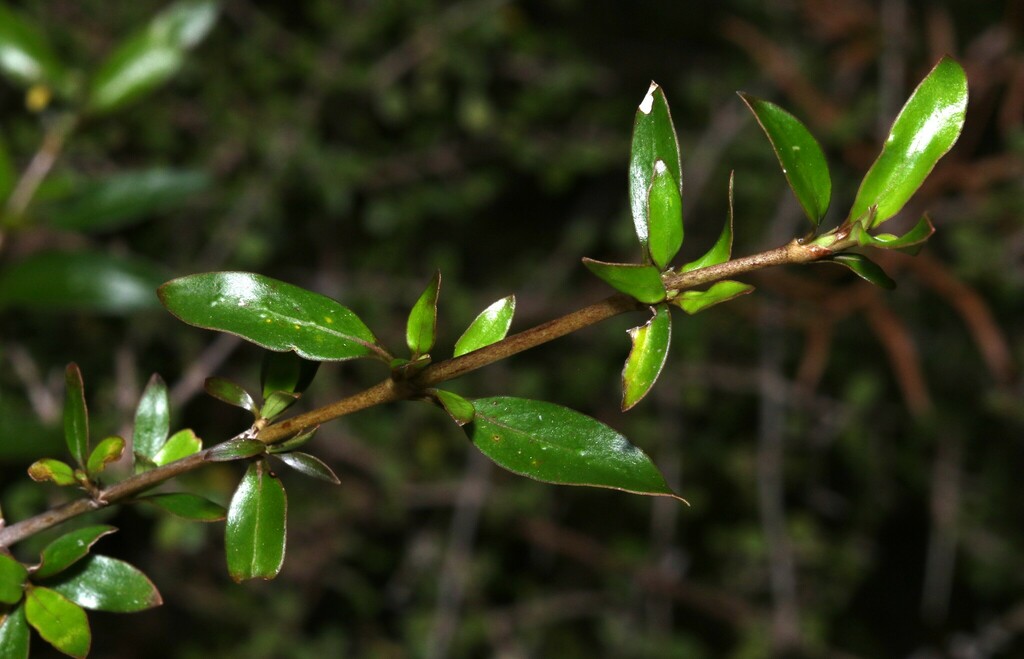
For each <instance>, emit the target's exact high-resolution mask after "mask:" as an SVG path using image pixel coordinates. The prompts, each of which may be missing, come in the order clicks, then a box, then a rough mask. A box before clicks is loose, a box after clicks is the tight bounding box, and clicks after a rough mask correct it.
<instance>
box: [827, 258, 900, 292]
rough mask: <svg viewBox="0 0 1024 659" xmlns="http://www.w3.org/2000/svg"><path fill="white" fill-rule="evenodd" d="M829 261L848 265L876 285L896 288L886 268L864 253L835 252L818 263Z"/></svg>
mask: <svg viewBox="0 0 1024 659" xmlns="http://www.w3.org/2000/svg"><path fill="white" fill-rule="evenodd" d="M829 262H832V263H838V264H839V265H844V266H846V267H847V268H849V269H850V270H853V272H854V273H855V274H856V275H857V276H858V277H860V278H861V279H863V280H865V281H868V282H871V283H872V284H874V285H875V286H879V287H881V288H885V289H889V290H891V289H893V288H896V282H894V281H893V280H892V279H890V278H889V275H887V274H885V270H882V268H880V267H879V266H878V264H876V263H875V262H874V261H872V260H871V259H869V258H868V257H866V256H864V255H863V254H852V253H846V254H835V255H834V256H830V257H829V258H827V259H823V260H821V261H818V263H829Z"/></svg>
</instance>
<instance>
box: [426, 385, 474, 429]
mask: <svg viewBox="0 0 1024 659" xmlns="http://www.w3.org/2000/svg"><path fill="white" fill-rule="evenodd" d="M432 393H433V395H434V397H435V398H436V399H437V402H438V403H439V404H440V405H441V407H443V408H444V411H445V412H447V413H448V416H450V417H451V418H452V421H454V422H455V423H456V424H458V425H460V426H464V425H466V424H467V423H469V422H470V421H472V420H473V415H474V414H476V410H475V409H474V408H473V403H471V402H469V401H468V400H466V399H465V398H463V397H462V396H460V395H458V394H456V393H453V392H451V391H445V390H444V389H434V390H433V391H432Z"/></svg>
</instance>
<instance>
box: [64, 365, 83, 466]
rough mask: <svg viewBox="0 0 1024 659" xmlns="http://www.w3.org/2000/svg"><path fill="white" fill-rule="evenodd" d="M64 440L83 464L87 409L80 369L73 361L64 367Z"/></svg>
mask: <svg viewBox="0 0 1024 659" xmlns="http://www.w3.org/2000/svg"><path fill="white" fill-rule="evenodd" d="M64 440H65V441H66V442H67V444H68V451H70V452H71V456H72V457H73V458H74V459H75V461H76V462H77V463H78V464H79V465H82V466H85V461H86V458H87V457H88V455H89V411H88V409H87V408H86V406H85V383H83V382H82V371H81V370H80V369H79V368H78V364H75V363H74V362H72V363H70V364H68V366H67V368H66V369H64Z"/></svg>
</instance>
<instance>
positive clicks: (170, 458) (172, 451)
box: [153, 428, 203, 467]
mask: <svg viewBox="0 0 1024 659" xmlns="http://www.w3.org/2000/svg"><path fill="white" fill-rule="evenodd" d="M202 450H203V440H201V439H199V438H198V437H196V434H195V433H194V432H192V430H191V429H190V428H185V429H184V430H179V431H178V432H176V433H174V434H173V435H171V437H170V439H168V440H167V442H166V443H165V444H164V445H163V446H161V447H160V450H159V451H157V452H156V455H154V456H153V464H155V465H156V466H158V467H162V466H163V465H165V464H169V463H171V462H174V461H175V460H181V459H182V458H187V457H188V456H190V455H195V454H196V453H199V451H202Z"/></svg>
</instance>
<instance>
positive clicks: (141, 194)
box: [38, 167, 210, 231]
mask: <svg viewBox="0 0 1024 659" xmlns="http://www.w3.org/2000/svg"><path fill="white" fill-rule="evenodd" d="M209 185H210V179H209V177H208V176H206V175H205V174H203V173H202V172H197V171H182V170H175V169H167V168H163V167H158V168H153V169H146V170H142V171H137V172H124V173H120V174H115V175H113V176H110V177H107V178H104V179H99V180H96V181H89V182H87V183H85V184H83V185H81V189H79V190H75V191H74V192H73V193H72V194H71V195H70V196H68V197H66V198H63V199H60V200H58V201H54V202H51V203H49V204H43V205H41V207H40V208H39V209H38V213H39V214H40V215H41V216H43V217H45V218H46V220H47V221H48V222H49V223H50V224H52V225H53V226H56V227H59V228H61V229H70V230H73V231H110V230H113V229H120V228H123V227H126V226H129V225H131V224H134V223H136V222H139V221H142V220H145V219H148V218H149V217H151V216H153V215H154V214H156V213H163V212H167V211H169V210H172V209H174V208H177V207H178V206H181V205H182V204H184V203H185V202H187V201H188V200H189V198H190V197H193V196H195V195H197V194H199V193H200V192H202V191H204V190H205V189H207V188H208V187H209Z"/></svg>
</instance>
